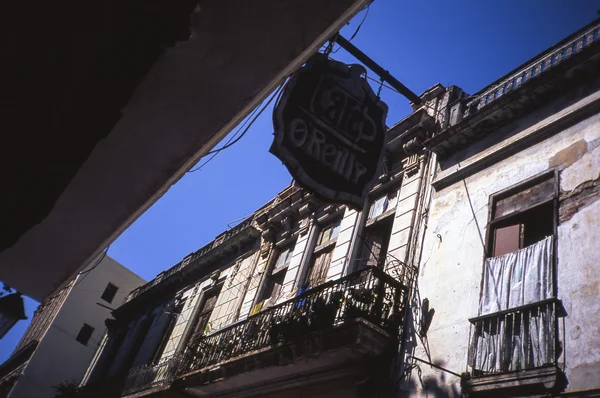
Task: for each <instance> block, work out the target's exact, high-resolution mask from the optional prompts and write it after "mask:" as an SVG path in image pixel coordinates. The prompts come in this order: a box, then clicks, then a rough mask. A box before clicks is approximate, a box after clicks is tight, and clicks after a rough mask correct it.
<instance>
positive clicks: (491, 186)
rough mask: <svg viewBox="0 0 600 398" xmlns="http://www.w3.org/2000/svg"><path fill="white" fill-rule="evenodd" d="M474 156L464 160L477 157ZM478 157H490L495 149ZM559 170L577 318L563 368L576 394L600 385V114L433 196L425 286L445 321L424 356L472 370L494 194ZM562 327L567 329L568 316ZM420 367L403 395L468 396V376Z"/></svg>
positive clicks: (568, 305)
mask: <svg viewBox="0 0 600 398" xmlns="http://www.w3.org/2000/svg"><path fill="white" fill-rule="evenodd" d="M538 115H539V114H538ZM528 117H529V118H533V117H536V115H529V116H528ZM548 117H552V116H548ZM545 122H547V120H546V119H538V120H534V122H533V123H530V122H526V123H523V122H522V121H517V122H515V123H514V125H513V129H518V128H519V126H524V125H525V126H530V125H533V126H534V128H533V134H535V126H536V125H540V126H542V125H543V124H544V123H545ZM528 128H530V129H531V127H528ZM512 133H513V135H514V131H513V132H512ZM517 133H518V132H517ZM465 153H467V155H464V157H463V159H462V160H463V161H468V160H469V157H470V156H473V155H475V154H474V153H472V152H471V153H470V154H469V153H468V152H465ZM489 153H491V150H489ZM476 155H477V156H480V157H481V156H486V150H485V149H484V150H482V151H479V152H478V153H477V154H476ZM458 160H459V161H460V160H461V159H458ZM459 161H457V163H458V164H459V167H460V162H459ZM551 168H556V169H557V170H558V175H559V184H560V196H559V198H560V199H559V214H560V218H559V226H558V244H557V247H558V249H557V250H558V253H557V260H558V261H557V281H558V282H557V285H558V298H559V299H561V300H562V301H563V303H564V305H565V309H566V312H567V316H566V317H565V318H564V321H565V331H566V333H565V334H563V333H562V331H561V334H560V338H561V340H562V341H563V342H564V351H563V355H561V357H560V358H559V362H560V363H561V364H562V362H563V361H564V362H565V366H566V369H565V373H566V376H567V379H568V386H567V388H566V391H577V390H582V389H589V388H598V387H600V379H598V374H600V345H599V344H598V343H597V342H598V341H600V327H599V326H598V319H600V304H599V303H598V300H597V297H598V294H599V293H600V266H598V256H597V253H596V252H597V251H596V250H595V249H596V246H597V243H596V242H597V241H598V238H597V237H598V234H599V233H600V201H599V200H598V199H600V184H599V177H600V115H595V116H592V117H588V118H587V119H584V120H574V121H573V122H572V123H571V127H569V128H566V129H563V130H562V131H560V132H557V133H556V134H554V135H552V136H550V137H548V138H545V139H543V140H538V142H537V143H536V144H534V145H530V146H528V147H525V146H524V147H523V149H522V150H521V151H520V152H517V153H515V154H513V155H512V156H510V157H508V158H506V159H504V160H502V161H499V162H497V163H495V164H493V165H490V166H488V167H487V168H485V169H483V170H481V171H478V172H476V173H473V174H471V175H469V176H467V177H466V178H465V179H464V180H461V181H458V182H456V183H454V184H452V185H450V186H448V187H446V188H443V189H440V190H439V191H437V192H434V193H433V198H432V203H431V207H430V211H429V220H428V225H427V228H428V229H427V231H426V233H425V238H424V241H423V245H422V249H421V250H422V255H421V261H420V265H419V275H418V286H419V295H420V297H421V298H425V297H426V298H428V299H429V302H430V306H431V307H432V308H434V309H435V316H434V318H433V322H432V324H431V327H430V329H429V332H428V335H427V337H426V338H425V339H423V341H421V342H419V343H418V344H417V348H416V350H415V352H414V356H416V357H419V358H422V359H425V360H428V361H431V362H433V363H435V364H436V365H438V366H441V367H443V368H446V369H448V370H450V371H452V372H455V373H461V372H464V371H469V370H470V368H468V367H467V347H468V343H469V330H470V323H469V321H468V318H471V317H474V316H476V315H477V311H478V303H479V297H480V283H481V276H482V267H483V260H484V249H485V246H484V245H485V243H484V242H485V236H486V227H487V222H488V206H489V197H490V195H492V194H494V193H496V192H499V191H501V190H504V189H506V188H508V187H511V186H514V185H516V184H518V183H520V182H521V181H524V180H526V179H528V178H530V177H533V176H536V175H538V174H540V173H542V172H544V171H546V170H549V169H551ZM559 323H561V328H562V320H561V319H559ZM592 343H594V344H592ZM419 368H420V373H421V375H420V379H419V377H417V373H416V372H415V371H413V372H412V377H411V378H410V379H409V380H408V381H405V382H404V391H403V393H402V394H401V395H402V396H432V395H433V396H436V397H451V396H456V395H457V394H458V393H459V391H460V378H459V377H457V376H454V375H451V374H449V373H446V372H444V371H441V370H438V369H435V368H433V367H430V366H428V365H425V364H422V363H421V364H419ZM409 387H414V388H409ZM409 391H410V392H409Z"/></svg>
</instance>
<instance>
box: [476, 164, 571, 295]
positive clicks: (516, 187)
mask: <svg viewBox="0 0 600 398" xmlns="http://www.w3.org/2000/svg"><path fill="white" fill-rule="evenodd" d="M548 179H552V180H553V184H554V190H553V192H552V196H551V197H550V198H548V199H545V200H542V201H540V202H537V203H535V204H533V205H529V206H526V207H524V208H522V209H520V210H518V211H515V212H513V213H510V214H508V215H505V216H500V217H497V218H494V213H495V210H496V204H497V203H498V201H500V200H502V199H506V198H509V197H511V196H513V195H516V194H518V193H520V192H522V191H525V190H526V189H529V188H531V187H533V186H535V185H537V184H539V183H542V182H544V181H545V180H548ZM559 189H560V184H559V175H558V169H556V168H551V169H548V170H545V171H544V172H542V173H539V174H537V175H534V176H532V177H529V178H526V179H524V180H522V181H519V182H517V183H516V184H513V185H511V186H509V187H507V188H505V189H503V190H500V191H498V192H495V193H493V194H491V195H489V198H488V217H487V224H486V231H485V238H484V239H485V241H484V242H482V243H485V244H484V250H483V259H482V264H481V282H480V286H479V288H480V289H479V296H480V297H479V299H480V300H481V294H482V291H483V275H484V273H485V260H486V259H488V258H490V257H493V250H494V231H495V230H496V225H498V224H500V223H502V222H504V221H506V220H509V219H511V218H513V217H515V218H516V217H518V216H519V215H521V214H523V213H525V212H527V211H529V210H532V209H534V208H536V207H539V206H542V205H546V204H548V203H552V206H553V211H552V235H553V236H554V239H553V242H552V245H553V247H552V258H551V261H552V268H553V270H554V272H553V273H552V279H553V280H552V286H553V295H554V297H557V290H558V287H557V280H556V275H557V272H556V265H557V258H558V255H557V241H558V239H556V237H557V236H558V209H559V203H558V200H559Z"/></svg>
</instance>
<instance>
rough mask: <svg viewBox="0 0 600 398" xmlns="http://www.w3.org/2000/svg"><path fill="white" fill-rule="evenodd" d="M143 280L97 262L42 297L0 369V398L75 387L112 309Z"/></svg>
mask: <svg viewBox="0 0 600 398" xmlns="http://www.w3.org/2000/svg"><path fill="white" fill-rule="evenodd" d="M142 283H144V280H143V279H142V278H140V277H139V276H137V275H136V274H134V273H133V272H131V271H130V270H128V269H127V268H125V267H124V266H122V265H121V264H119V263H118V262H116V261H115V260H113V259H112V258H110V257H108V256H100V257H99V258H98V259H96V261H94V262H93V263H92V264H90V265H89V266H88V267H86V270H84V271H82V272H81V273H79V274H78V275H77V277H75V278H74V279H72V280H71V281H69V283H68V284H66V285H65V286H63V287H62V288H60V289H58V290H57V291H56V292H54V293H53V294H52V295H50V296H49V297H47V298H46V299H45V300H44V301H43V302H42V303H41V304H40V306H39V307H38V308H37V310H36V311H35V314H34V316H33V319H32V321H31V324H30V325H29V327H28V328H27V330H26V332H25V334H24V335H23V338H22V339H21V341H20V342H19V344H18V346H17V347H16V349H15V351H14V352H13V354H12V356H11V357H10V358H9V359H8V360H6V362H4V363H3V364H2V365H0V396H1V397H11V398H19V397H23V398H26V397H27V398H29V397H40V398H41V397H54V396H55V394H56V390H55V389H54V387H55V386H58V385H59V384H61V383H64V382H71V383H79V382H80V381H81V379H82V377H83V376H84V374H85V371H86V369H87V367H88V366H89V364H90V361H91V360H92V358H93V356H94V353H95V352H96V349H97V348H98V342H99V341H100V340H101V338H102V336H103V335H104V332H105V329H106V326H105V324H104V321H105V320H106V319H107V318H108V317H109V316H110V312H111V309H113V308H116V307H118V306H119V305H120V304H121V303H123V301H124V299H125V297H126V296H127V294H128V293H129V292H130V291H131V290H132V289H134V288H136V287H137V286H140V285H141V284H142Z"/></svg>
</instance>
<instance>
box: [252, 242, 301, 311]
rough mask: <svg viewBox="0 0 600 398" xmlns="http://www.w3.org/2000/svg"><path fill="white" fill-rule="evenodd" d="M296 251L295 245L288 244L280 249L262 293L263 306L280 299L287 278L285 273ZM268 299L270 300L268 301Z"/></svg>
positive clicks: (261, 301)
mask: <svg viewBox="0 0 600 398" xmlns="http://www.w3.org/2000/svg"><path fill="white" fill-rule="evenodd" d="M293 252H294V245H291V246H288V247H286V248H285V249H282V250H280V252H279V255H278V256H277V261H276V262H275V265H274V267H273V269H272V270H271V271H270V272H269V274H268V276H267V278H266V280H265V284H264V290H263V291H262V294H261V295H260V300H259V302H260V303H263V304H262V305H261V306H260V307H261V308H263V307H264V306H265V304H266V305H267V306H268V305H273V304H275V302H276V301H277V300H278V299H279V297H280V294H281V288H282V287H283V282H284V280H285V274H286V273H287V268H288V266H289V264H290V260H291V259H292V253H293ZM267 301H268V302H267Z"/></svg>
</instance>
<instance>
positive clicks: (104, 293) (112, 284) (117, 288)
mask: <svg viewBox="0 0 600 398" xmlns="http://www.w3.org/2000/svg"><path fill="white" fill-rule="evenodd" d="M111 286H112V287H114V289H115V290H114V293H113V294H112V296H111V297H110V300H107V299H106V298H105V297H104V295H106V293H107V292H108V291H109V287H111ZM118 291H119V287H118V286H117V285H115V284H114V283H112V282H108V284H107V285H106V287H105V288H104V291H103V292H102V294H101V295H100V298H101V299H102V300H104V301H106V302H107V303H108V304H112V302H113V300H114V299H115V297H116V296H117V292H118Z"/></svg>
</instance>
